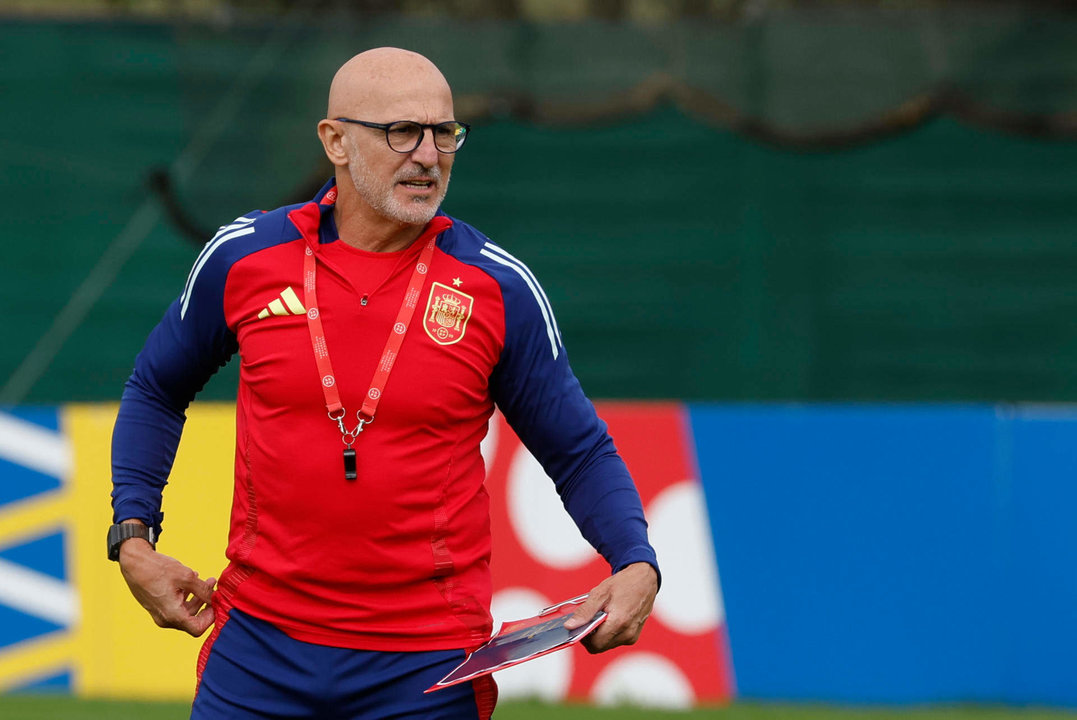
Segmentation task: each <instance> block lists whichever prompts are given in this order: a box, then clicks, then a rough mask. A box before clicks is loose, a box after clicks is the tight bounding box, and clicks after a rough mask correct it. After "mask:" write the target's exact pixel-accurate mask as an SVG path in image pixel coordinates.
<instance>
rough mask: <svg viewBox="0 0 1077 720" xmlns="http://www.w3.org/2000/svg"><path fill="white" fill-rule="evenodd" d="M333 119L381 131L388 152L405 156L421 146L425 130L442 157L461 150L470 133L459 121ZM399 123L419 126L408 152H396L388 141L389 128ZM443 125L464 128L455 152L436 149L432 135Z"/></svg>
mask: <svg viewBox="0 0 1077 720" xmlns="http://www.w3.org/2000/svg"><path fill="white" fill-rule="evenodd" d="M333 119H334V120H336V121H338V122H346V123H352V124H354V125H362V126H363V127H368V128H374V129H375V130H381V131H382V132H384V133H385V144H386V145H388V146H389V149H390V150H392V151H393V152H398V153H400V154H401V155H407V154H408V153H411V152H415V149H416V148H418V147H419V146H420V145H422V144H423V139H424V138H425V137H426V130H427V129H428V128H429V129H430V133H431V137H432V138H434V148H435V149H436V150H437V151H438V152H439V153H442V154H444V155H453V154H455V153H456V152H457V151H458V150H459V149H460V148H462V147H463V146H464V142H465V141H466V140H467V136H468V134H469V133H470V132H471V126H470V125H468V124H467V123H463V122H460V121H459V120H446V121H445V122H440V123H430V124H425V125H424V124H423V123H421V122H415V121H414V120H394V121H393V122H391V123H376V122H370V121H368V120H353V119H352V118H346V117H338V118H333ZM400 123H408V124H410V125H418V126H419V138H418V140H416V141H415V145H414V146H413V147H412V148H411V149H410V150H397V149H396V148H395V147H393V143H392V142H391V141H390V140H389V128H391V127H392V126H393V125H399V124H400ZM445 125H459V126H460V127H462V128H464V136H463V139H462V140H460V142H459V143H457V145H456V149H455V150H442V149H441V148H440V147H438V141H437V135H435V134H434V131H435V130H436V129H437V128H439V127H443V126H445Z"/></svg>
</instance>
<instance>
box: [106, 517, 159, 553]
mask: <svg viewBox="0 0 1077 720" xmlns="http://www.w3.org/2000/svg"><path fill="white" fill-rule="evenodd" d="M136 537H137V538H142V539H143V540H145V541H147V542H148V543H149V544H150V545H156V540H157V538H155V537H154V533H153V528H150V527H146V526H145V525H141V524H139V523H116V524H115V525H113V526H112V527H110V528H109V529H108V559H109V560H112V561H113V562H116V561H118V560H119V559H120V546H121V545H123V544H124V542H126V541H127V540H130V539H131V538H136Z"/></svg>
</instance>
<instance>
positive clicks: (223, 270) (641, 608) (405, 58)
mask: <svg viewBox="0 0 1077 720" xmlns="http://www.w3.org/2000/svg"><path fill="white" fill-rule="evenodd" d="M467 132H468V127H467V126H466V125H464V124H462V123H459V122H457V121H456V120H455V119H454V115H453V104H452V94H451V92H450V90H449V86H448V83H447V82H446V81H445V78H444V77H443V76H442V75H441V73H440V72H439V71H438V69H437V68H436V67H435V66H434V65H433V64H432V63H431V62H430V61H429V60H427V59H426V58H424V57H422V56H421V55H417V54H415V53H411V52H407V51H404V50H400V49H395V48H379V49H375V50H370V51H367V52H364V53H362V54H360V55H357V56H356V57H354V58H352V59H351V60H350V61H348V62H347V63H346V64H345V65H344V66H342V67H341V68H340V70H339V71H338V72H337V74H336V76H335V77H334V79H333V83H332V86H331V88H330V92H329V112H328V118H327V119H325V120H322V121H321V122H320V123H319V125H318V134H319V137H320V138H321V141H322V145H323V147H324V149H325V152H326V154H327V156H328V157H329V159H330V160H331V161H332V162H333V164H334V165H335V166H336V179H335V181H331V182H330V183H328V184H327V185H326V186H325V187H324V188H323V189H322V191H321V192H320V193H319V194H318V196H317V197H315V198H314V200H312V201H311V202H308V203H305V204H302V205H296V206H292V207H285V208H280V209H277V210H274V211H271V212H268V213H258V212H255V213H251V214H249V215H246V216H244V217H241V218H239V219H237V220H236V221H235V222H233V223H232V224H230V225H228V226H225V227H224V228H222V229H221V231H220V232H219V233H218V235H217V236H216V237H215V238H214V239H213V240H212V241H211V242H210V243H208V244H207V245H206V247H205V248H204V249H203V251H202V253H201V255H200V256H199V258H198V260H197V261H196V263H195V265H194V268H193V269H192V270H191V274H190V276H189V277H188V280H187V283H186V286H185V287H184V290H183V293H182V294H181V296H180V298H179V299H178V300H176V302H175V303H173V305H172V306H171V307H170V308H169V310H168V311H167V313H166V314H165V317H164V319H163V320H162V321H161V323H160V324H159V325H158V326H157V328H155V329H154V331H153V332H152V333H151V334H150V336H149V338H148V339H147V342H146V347H145V348H144V349H143V351H142V353H140V355H139V357H138V359H137V360H136V364H135V370H134V372H133V373H132V376H131V378H130V380H129V381H128V383H127V387H126V389H125V392H124V395H123V400H122V402H121V406H120V412H119V416H118V418H117V421H116V428H115V433H114V437H113V483H114V490H113V508H114V515H115V518H114V520H115V522H116V523H118V524H117V525H114V526H113V527H112V528H111V529H110V534H109V552H110V556H113V557H114V558H115V559H118V560H119V562H120V567H121V571H122V573H123V576H124V578H125V579H126V580H127V583H128V585H129V586H130V588H131V592H132V593H133V594H134V596H135V598H136V599H137V600H138V601H139V602H140V603H141V604H142V605H143V607H145V608H146V610H147V611H149V613H150V614H151V615H152V616H153V618H154V620H155V621H156V622H157V623H158V624H159V625H161V626H164V627H173V628H178V629H181V630H185V631H187V632H189V633H191V634H192V635H196V636H197V635H200V634H202V633H203V632H205V631H206V630H207V629H209V628H210V627H211V626H213V627H214V629H213V632H212V633H211V634H210V636H209V638H208V639H207V641H206V643H205V645H204V647H203V649H202V653H201V655H200V657H199V662H198V674H199V685H198V690H197V692H196V697H195V702H194V708H193V712H192V717H194V718H255V717H259V718H260V717H310V718H322V717H324V718H388V717H423V718H442V717H443V718H487V717H489V716H490V713H491V712H492V710H493V706H494V702H495V700H496V687H495V686H494V685H493V682H492V680H489V679H488V678H486V679H482V680H478V681H475V682H473V683H465V684H463V685H460V686H456V687H454V688H449V689H445V690H440V691H438V692H436V693H430V694H425V695H424V694H423V692H422V691H423V690H425V689H426V688H427V687H429V686H430V685H432V684H433V683H434V682H435V681H436V680H438V679H440V677H442V676H443V675H445V674H446V673H447V672H448V671H449V670H451V669H452V668H453V667H455V666H456V665H457V664H459V662H460V661H461V660H462V659H463V657H464V655H465V652H466V651H469V650H472V649H474V648H475V647H477V646H478V645H479V644H481V643H482V642H484V641H485V640H486V639H487V638H488V637H489V634H490V631H491V618H490V614H489V602H490V594H491V585H490V576H489V557H490V534H489V517H488V515H489V512H488V499H487V495H486V492H485V490H484V488H483V478H484V467H483V460H482V456H481V454H480V451H479V443H480V441H481V440H482V438H483V436H484V435H485V432H486V427H487V423H488V421H489V418H490V415H491V413H492V412H493V408H494V405H495V403H496V404H497V405H498V406H499V407H500V408H501V410H502V412H503V413H504V415H505V417H506V418H507V419H508V421H509V422H510V423H511V424H512V426H513V427H514V429H515V430H516V432H517V433H518V434H519V435H520V437H521V439H522V440H523V441H524V442H525V444H527V446H528V448H529V449H530V450H531V451H532V453H533V454H535V456H536V457H537V458H538V459H539V461H540V462H541V463H542V464H543V466H544V467H545V469H546V471H547V473H548V474H549V475H550V476H551V477H552V478H553V479H554V481H555V484H556V487H557V491H558V492H559V493H560V495H561V498H562V500H563V502H564V504H565V506H566V508H567V510H568V512H569V513H570V514H571V515H572V517H573V518H574V520H575V521H576V523H577V524H578V525H579V526H580V528H581V530H582V532H583V534H584V536H585V537H586V538H587V539H588V540H589V541H590V542H591V543H592V544H593V545H594V546H595V547H596V548H597V549H598V550H599V551H600V552H601V553H602V554H603V556H604V557H605V558H606V559H607V560H608V561H609V562H610V564H611V567H612V569H613V571H614V572H613V574H612V575H611V576H610V577H609V578H607V579H606V580H604V581H603V582H602V583H600V584H599V585H598V586H597V587H596V588H594V589H593V590H592V591H591V593H590V597H589V598H588V600H587V602H586V603H584V604H583V605H582V606H581V607H580V609H579V611H578V612H577V613H576V614H575V615H574V616H572V617H571V618H570V619H569V620H568V621H567V624H568V625H569V626H577V625H580V624H582V623H583V622H584V621H586V620H587V619H589V618H590V617H592V616H593V614H594V613H595V612H597V611H598V610H600V609H601V610H605V611H606V612H607V613H608V614H609V616H608V618H607V620H606V622H605V623H604V624H602V625H601V626H600V627H599V629H598V630H597V631H596V632H595V633H594V634H592V635H591V636H590V637H589V638H588V639H587V646H588V649H590V650H591V651H592V652H601V651H604V650H608V649H610V648H613V647H616V646H618V645H622V644H630V643H633V642H635V641H636V639H637V638H638V637H639V633H640V629H641V628H642V625H643V622H644V620H645V619H646V617H647V615H648V614H649V612H650V609H651V606H652V604H653V601H654V596H655V593H656V592H657V588H658V574H657V564H656V560H655V555H654V550H653V549H652V548H651V546H650V545H649V543H648V541H647V536H646V523H645V522H644V519H643V512H642V508H641V504H640V500H639V496H638V494H637V492H636V490H635V487H634V486H633V484H632V481H631V479H630V478H629V476H628V474H627V471H626V470H625V467H624V464H623V462H622V461H621V459H620V458H619V456H618V455H617V453H616V450H615V449H614V447H613V444H612V442H611V441H610V438H609V436H608V435H607V433H606V429H605V425H603V424H602V423H601V421H600V420H598V418H597V417H596V416H595V413H594V408H593V407H592V405H591V403H590V401H588V400H587V398H586V397H585V396H584V395H583V393H582V391H581V389H580V387H579V383H578V382H577V381H576V379H575V377H574V376H573V374H572V371H571V369H570V368H569V366H568V362H567V359H566V357H565V352H564V348H563V346H562V344H561V339H560V334H559V331H558V329H557V325H556V321H555V320H554V318H553V314H552V311H551V309H550V306H549V302H548V301H547V299H546V296H545V294H544V293H543V292H542V289H541V288H540V287H539V285H538V283H537V281H536V280H535V278H534V277H533V276H532V275H531V273H530V271H529V270H528V269H527V268H526V267H525V266H524V265H523V264H522V263H520V262H519V261H518V260H516V259H515V258H513V257H512V256H511V255H509V254H508V253H507V252H505V251H504V250H502V249H501V248H499V247H498V246H496V245H494V244H493V243H492V242H490V241H489V240H488V239H487V238H486V237H485V236H483V235H481V234H480V233H478V232H477V231H476V230H474V229H473V228H471V227H470V226H468V225H466V224H465V223H462V222H460V221H459V220H454V219H451V218H449V217H448V216H446V215H444V214H440V213H439V212H438V209H439V206H440V204H441V201H442V199H443V198H444V196H445V192H446V190H447V188H448V183H449V176H450V173H451V170H452V164H453V160H454V158H455V152H456V150H457V149H459V148H460V147H461V146H462V144H463V142H464V140H465V138H466V136H467ZM237 351H238V352H239V355H240V362H241V365H240V387H239V395H238V398H237V406H236V430H237V433H236V463H235V495H234V501H233V508H232V520H231V527H230V532H229V541H228V548H227V556H228V559H229V561H230V562H229V565H228V567H227V569H225V571H224V572H223V573H222V575H221V578H220V582H219V584H217V587H216V590H214V586H215V584H216V583H215V579H214V578H209V579H206V580H202V579H200V578H199V577H198V574H197V573H196V572H194V571H193V570H191V569H189V568H187V567H185V566H183V565H182V564H181V563H180V562H179V561H177V560H175V559H172V558H170V557H167V556H164V555H162V554H160V553H157V552H156V551H155V549H154V545H153V542H154V540H155V538H156V536H157V534H158V533H159V532H160V523H161V519H162V514H161V512H160V507H161V491H162V489H163V487H164V484H165V481H166V479H167V476H168V473H169V470H170V468H171V464H172V460H173V457H174V454H175V450H176V447H177V445H178V442H179V437H180V431H181V429H182V425H183V420H184V415H183V413H184V410H185V408H186V407H187V405H188V404H189V403H190V401H191V399H192V398H193V397H194V395H195V394H196V393H197V392H198V391H199V390H200V389H201V387H202V386H203V385H204V383H205V382H206V380H207V379H208V378H209V376H210V375H211V374H212V373H213V372H214V371H216V369H217V368H218V367H219V366H221V365H223V364H224V363H225V362H227V361H228V359H229V358H230V357H231V356H232V355H233V354H234V353H236V352H237Z"/></svg>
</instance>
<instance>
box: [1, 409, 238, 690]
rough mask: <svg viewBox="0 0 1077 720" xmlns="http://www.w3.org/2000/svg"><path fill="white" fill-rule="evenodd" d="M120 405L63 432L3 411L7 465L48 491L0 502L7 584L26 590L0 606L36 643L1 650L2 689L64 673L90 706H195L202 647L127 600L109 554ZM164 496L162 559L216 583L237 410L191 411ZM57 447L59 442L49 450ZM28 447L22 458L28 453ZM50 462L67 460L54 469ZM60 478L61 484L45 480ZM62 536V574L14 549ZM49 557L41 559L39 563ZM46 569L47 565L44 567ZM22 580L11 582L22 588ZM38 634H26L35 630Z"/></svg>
mask: <svg viewBox="0 0 1077 720" xmlns="http://www.w3.org/2000/svg"><path fill="white" fill-rule="evenodd" d="M116 409H117V406H116V405H115V404H108V405H105V404H94V405H68V406H65V407H63V408H61V409H60V410H59V413H58V427H56V428H55V429H53V430H50V428H48V427H42V426H41V425H40V424H35V423H34V422H32V421H27V420H26V419H23V418H19V417H16V416H13V415H10V414H6V413H5V414H4V417H3V418H0V423H5V424H4V425H3V428H2V429H3V430H4V431H5V432H4V435H5V438H6V440H2V441H0V461H3V462H4V463H5V467H6V468H13V469H12V470H11V472H12V473H14V474H15V475H16V476H17V477H19V478H21V477H23V476H22V475H18V473H20V472H22V473H24V474H25V477H26V478H29V479H28V480H27V481H26V482H28V483H31V484H32V483H33V482H40V485H41V487H42V488H44V489H43V490H42V491H40V492H34V493H32V494H30V495H29V496H27V497H16V498H15V499H14V500H12V501H10V502H6V503H0V575H2V576H3V577H5V578H6V579H8V580H9V582H8V583H7V585H8V586H9V588H14V587H15V586H16V585H18V586H19V587H20V588H22V590H21V591H19V592H16V591H13V590H10V589H9V590H8V591H6V592H5V591H3V590H0V609H2V610H4V611H6V612H7V613H8V614H9V615H10V617H0V621H2V620H5V619H7V620H12V621H14V620H17V619H18V618H22V617H23V616H25V618H26V622H25V623H24V626H27V627H31V630H33V629H39V630H40V631H39V632H36V633H33V634H31V636H29V637H20V636H19V635H18V634H17V633H16V634H11V633H8V634H6V635H4V636H3V637H7V638H8V639H14V641H13V642H8V643H6V644H4V643H3V642H0V691H3V690H6V689H11V688H17V687H24V686H27V685H29V686H33V685H34V684H35V681H36V680H38V679H40V678H48V677H50V676H54V675H56V674H57V673H61V674H62V675H63V676H64V677H65V680H64V682H65V684H67V685H68V686H69V688H70V690H71V691H73V692H75V693H77V694H79V695H82V696H92V697H124V698H147V699H151V698H152V699H189V698H191V696H192V694H193V691H194V682H195V662H196V659H197V655H198V650H199V648H200V646H201V643H202V638H198V639H196V638H193V637H190V636H189V635H187V634H185V633H182V632H179V631H176V630H165V629H161V628H158V627H157V626H156V625H155V624H154V622H153V621H152V620H151V619H150V617H149V615H148V614H147V613H146V612H145V611H144V610H143V609H142V608H141V607H140V606H139V605H138V603H137V602H136V601H135V600H134V598H133V597H132V596H131V594H130V592H129V591H128V589H127V586H126V584H125V583H124V581H123V578H122V576H121V575H120V572H119V568H118V566H117V565H116V564H115V563H112V562H109V561H108V560H107V559H106V557H105V534H106V532H107V529H108V526H109V524H110V523H111V521H112V510H111V506H110V497H109V493H110V492H111V489H112V486H111V479H110V478H111V471H110V460H109V457H110V447H111V438H112V425H113V423H114V421H115V418H116ZM187 415H188V423H187V427H186V429H185V431H184V435H183V440H182V442H181V444H180V448H179V452H178V454H177V456H176V462H175V466H174V468H173V472H172V476H171V479H170V481H169V485H168V487H167V488H166V489H165V494H164V511H165V522H164V533H163V534H162V536H161V540H160V542H159V543H158V546H157V549H158V550H159V551H160V552H163V553H166V554H168V555H171V556H173V557H175V558H177V559H178V560H180V561H181V562H183V563H184V564H186V565H188V566H189V567H191V568H193V569H195V570H196V571H197V572H198V573H199V575H201V576H202V577H208V576H211V575H212V576H218V575H219V574H220V572H221V570H222V569H223V568H224V566H225V558H224V548H225V542H226V538H227V531H228V516H229V510H230V508H231V501H232V467H233V453H234V443H235V427H234V416H235V411H234V407H233V406H232V405H230V404H195V405H193V406H192V407H191V408H190V410H189V411H188V413H187ZM50 443H51V444H50ZM27 447H29V448H31V449H30V450H25V448H27ZM35 449H36V450H35ZM50 457H59V459H57V460H55V462H53V461H50V459H49V458H50ZM50 474H51V475H55V476H59V477H57V478H56V483H55V486H54V487H50V486H49V485H48V483H47V482H46V481H45V480H42V478H45V479H46V480H47V478H48V477H49V476H50ZM53 536H56V537H59V538H61V542H60V544H59V545H57V547H60V546H61V545H62V548H63V551H62V554H63V557H62V559H61V560H58V561H57V562H56V563H55V564H56V565H57V567H60V568H62V572H57V571H54V572H52V573H51V574H50V573H49V572H48V569H47V568H45V569H41V568H35V567H28V565H29V566H33V565H34V564H35V562H38V561H25V562H24V561H23V557H24V556H25V557H31V555H30V554H29V553H26V552H24V553H22V555H21V556H20V555H19V554H18V553H16V552H15V551H11V552H9V553H7V555H10V556H11V558H8V557H7V555H5V553H4V552H3V550H4V549H6V548H15V549H16V550H17V549H18V548H20V547H30V546H37V545H42V544H43V543H44V542H45V540H47V539H48V538H51V537H53ZM40 555H42V553H40V552H39V553H37V555H34V556H33V557H37V556H40ZM38 564H48V560H47V559H46V560H42V561H40V562H38ZM16 580H17V581H18V582H15V581H16ZM20 593H21V594H20ZM29 632H30V631H28V633H29Z"/></svg>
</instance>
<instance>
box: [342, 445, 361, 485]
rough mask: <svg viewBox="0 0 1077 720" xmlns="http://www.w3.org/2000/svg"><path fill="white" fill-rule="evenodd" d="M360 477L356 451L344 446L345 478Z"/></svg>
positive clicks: (353, 478)
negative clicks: (356, 462)
mask: <svg viewBox="0 0 1077 720" xmlns="http://www.w3.org/2000/svg"><path fill="white" fill-rule="evenodd" d="M357 477H359V473H358V472H356V469H355V451H354V450H352V449H351V448H344V479H345V480H355V479H356V478H357Z"/></svg>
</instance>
